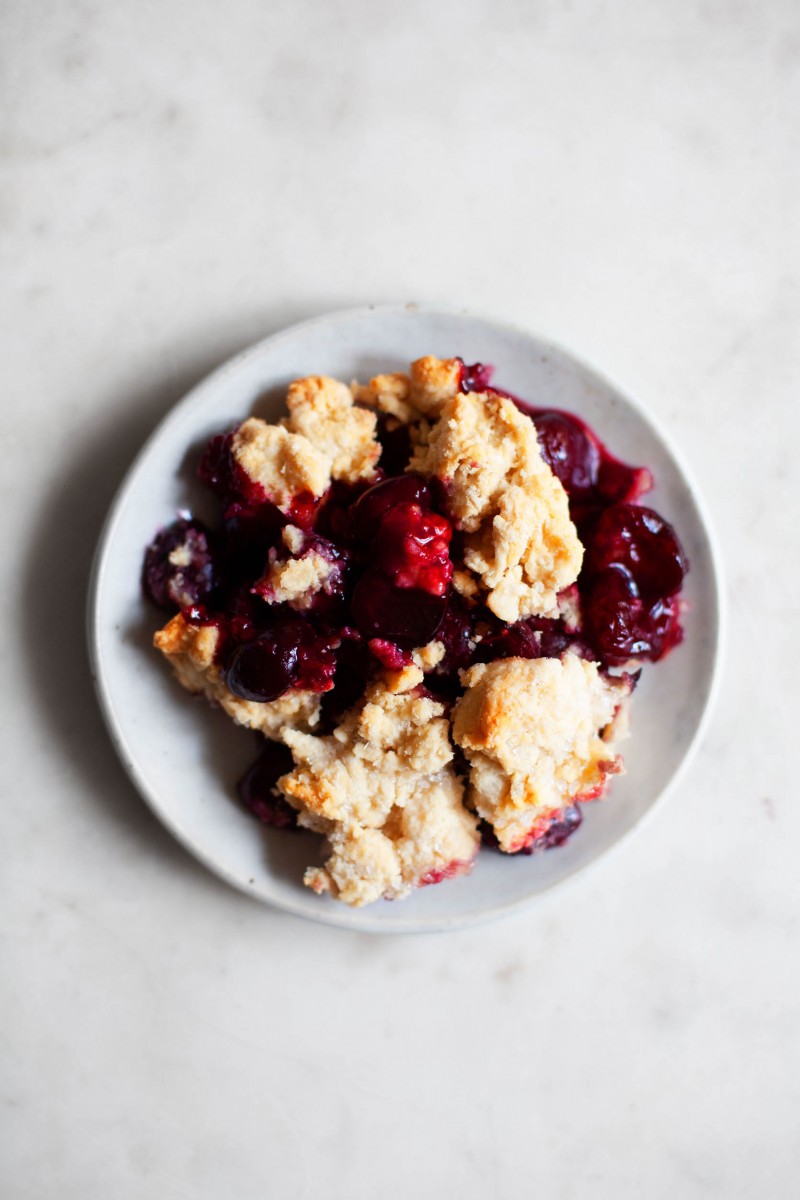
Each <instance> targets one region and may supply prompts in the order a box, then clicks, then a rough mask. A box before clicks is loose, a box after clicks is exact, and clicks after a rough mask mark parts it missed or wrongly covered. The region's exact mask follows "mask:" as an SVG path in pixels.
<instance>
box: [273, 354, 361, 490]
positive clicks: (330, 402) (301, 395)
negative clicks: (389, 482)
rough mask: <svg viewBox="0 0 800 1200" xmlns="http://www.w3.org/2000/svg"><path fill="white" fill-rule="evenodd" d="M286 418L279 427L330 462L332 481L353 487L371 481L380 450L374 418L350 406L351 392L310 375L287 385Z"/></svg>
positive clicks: (351, 401) (335, 380)
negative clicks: (300, 437)
mask: <svg viewBox="0 0 800 1200" xmlns="http://www.w3.org/2000/svg"><path fill="white" fill-rule="evenodd" d="M286 404H287V407H288V409H289V416H288V417H285V418H284V420H283V422H282V424H283V425H284V426H285V428H286V429H289V430H291V431H292V432H293V433H295V434H302V436H303V437H305V438H307V439H308V441H309V442H310V443H311V445H312V446H314V447H315V449H316V450H318V451H319V452H320V453H321V454H323V455H325V457H326V458H327V459H328V460H329V461H330V472H331V478H332V479H337V480H343V481H345V482H347V483H354V482H355V481H356V480H357V479H373V478H374V477H375V465H376V463H377V461H378V459H379V458H380V453H381V447H380V443H379V442H378V439H377V436H376V428H377V418H376V416H375V413H374V412H371V411H370V410H369V409H368V408H362V407H359V406H358V405H356V404H354V402H353V393H352V392H351V391H350V388H349V387H348V386H347V385H346V384H344V383H340V382H339V380H338V379H331V378H330V376H328V375H309V376H308V377H307V378H305V379H296V380H295V381H294V383H292V384H290V385H289V392H288V394H287V397H286Z"/></svg>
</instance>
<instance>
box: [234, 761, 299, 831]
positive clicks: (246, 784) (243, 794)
mask: <svg viewBox="0 0 800 1200" xmlns="http://www.w3.org/2000/svg"><path fill="white" fill-rule="evenodd" d="M293 765H294V763H293V760H292V755H291V752H290V751H289V749H288V747H287V746H283V745H281V744H280V743H279V742H270V743H268V745H267V746H265V747H264V749H263V750H262V752H261V754H260V755H259V757H258V758H257V759H256V761H255V762H254V763H253V765H252V766H251V767H250V768H249V770H248V771H247V772H246V773H245V774H244V775H243V776H242V778H241V779H240V780H239V782H238V783H237V785H236V790H237V792H238V793H239V799H240V800H241V802H242V804H244V806H245V808H249V810H250V812H251V813H253V815H254V816H256V817H258V819H259V821H262V822H263V823H264V824H265V825H271V826H272V827H273V828H275V829H296V828H297V813H296V812H295V810H294V809H293V808H292V806H291V804H289V803H287V801H286V800H285V799H284V798H283V796H281V794H280V793H279V792H278V790H277V787H276V785H277V782H278V780H279V779H280V777H281V775H286V774H287V773H288V772H289V771H291V769H292V767H293Z"/></svg>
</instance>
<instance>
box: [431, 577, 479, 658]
mask: <svg viewBox="0 0 800 1200" xmlns="http://www.w3.org/2000/svg"><path fill="white" fill-rule="evenodd" d="M474 639H475V628H474V621H473V616H472V612H471V610H470V609H469V608H468V607H467V605H466V604H465V603H464V601H463V600H462V599H461V597H460V596H459V595H458V594H457V593H455V592H454V593H452V594H451V596H450V600H449V603H448V605H447V610H446V612H445V614H444V618H443V620H442V623H441V625H440V626H439V628H438V629H437V630H436V640H437V642H441V643H442V644H443V646H444V658H443V659H442V661H441V662H440V663H439V664H438V666H437V667H435V668H434V671H435V673H436V674H438V675H454V674H455V673H456V672H457V671H460V670H461V669H462V668H463V667H468V666H469V665H470V664H471V662H472V658H473V655H474V652H475V640H474Z"/></svg>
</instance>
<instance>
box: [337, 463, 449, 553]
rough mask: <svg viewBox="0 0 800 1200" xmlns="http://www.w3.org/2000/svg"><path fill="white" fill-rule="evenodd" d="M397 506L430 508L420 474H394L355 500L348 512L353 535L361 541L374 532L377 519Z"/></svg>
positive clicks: (429, 499)
mask: <svg viewBox="0 0 800 1200" xmlns="http://www.w3.org/2000/svg"><path fill="white" fill-rule="evenodd" d="M397 504H418V505H419V507H420V508H424V509H429V508H430V507H431V489H430V485H429V483H428V481H427V480H426V479H424V478H423V477H422V475H414V474H409V475H397V476H392V477H391V478H390V479H382V480H381V482H380V483H376V484H374V485H373V486H372V487H371V488H370V489H369V490H368V491H366V492H364V493H363V494H362V495H361V496H359V498H358V500H356V502H355V504H354V505H353V507H352V509H351V511H350V525H351V529H352V531H353V534H354V536H355V537H357V538H362V539H364V540H365V541H367V540H369V539H370V538H373V537H374V536H375V534H376V533H377V530H378V526H379V524H380V521H381V518H382V517H383V516H385V515H386V513H387V512H389V510H390V509H392V508H394V507H395V505H397Z"/></svg>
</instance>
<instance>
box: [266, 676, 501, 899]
mask: <svg viewBox="0 0 800 1200" xmlns="http://www.w3.org/2000/svg"><path fill="white" fill-rule="evenodd" d="M418 677H421V672H420V671H419V670H418V669H417V668H410V669H409V668H407V669H406V676H405V679H403V678H402V677H401V673H396V674H394V675H393V676H392V677H391V678H389V679H388V680H384V681H379V682H377V683H374V684H372V685H371V687H370V688H369V689H368V690H367V693H366V696H365V698H364V700H363V701H362V702H361V704H359V705H357V706H356V707H355V708H354V709H352V710H351V712H350V713H348V714H347V715H346V716H345V717H344V719H343V720H342V722H341V724H340V725H339V726H338V727H337V729H336V730H335V731H334V732H333V734H331V735H330V736H329V737H312V736H310V735H307V734H302V733H294V732H287V733H286V734H285V735H284V741H285V742H286V744H287V745H288V746H289V748H290V750H291V751H292V755H293V757H294V760H295V769H294V770H293V771H291V772H290V773H289V774H288V775H285V776H283V778H282V779H280V780H279V781H278V786H279V788H280V789H281V791H282V793H283V794H284V795H285V796H286V798H287V799H288V800H289V802H290V803H291V804H292V805H294V806H295V807H296V808H297V809H298V810H299V812H300V817H299V821H300V823H301V824H304V825H307V826H308V827H309V828H312V829H316V830H318V831H320V832H324V833H325V834H326V835H327V837H328V841H329V844H330V849H331V854H330V857H329V859H328V861H327V862H326V864H325V866H324V867H323V868H310V869H309V871H308V872H307V873H306V883H307V884H308V886H309V887H312V888H313V889H314V890H315V891H329V892H331V893H332V894H333V895H335V896H336V897H338V898H339V899H340V900H343V901H344V902H345V903H347V904H352V905H356V906H360V905H362V904H369V903H371V902H372V901H373V900H376V899H379V898H380V897H381V896H386V897H397V896H402V895H405V894H407V893H408V891H409V890H410V889H411V888H412V887H414V886H416V885H418V884H419V883H420V882H421V881H422V880H423V877H424V876H425V875H428V874H430V873H431V872H436V871H439V870H443V869H445V868H450V867H453V864H460V866H459V867H457V868H456V867H453V871H452V873H456V871H457V870H459V869H460V870H466V869H467V867H468V864H469V863H470V862H471V860H472V859H473V857H474V855H475V854H476V852H477V849H478V835H477V831H476V821H475V818H474V817H473V816H472V815H471V814H470V813H468V812H467V811H466V809H464V807H463V805H462V803H461V797H462V791H463V788H462V784H461V782H460V781H459V779H458V778H457V776H456V774H455V772H454V771H453V769H452V765H451V762H452V757H453V751H452V747H451V746H450V740H449V737H448V721H447V719H446V717H445V716H444V715H443V714H444V706H443V705H441V704H438V703H437V702H436V701H434V700H431V699H429V698H428V697H425V696H419V695H417V694H416V691H415V690H408V689H413V688H415V686H416V679H417V678H418ZM403 688H405V689H406V690H401V689H403Z"/></svg>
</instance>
